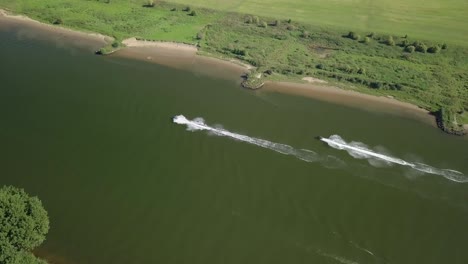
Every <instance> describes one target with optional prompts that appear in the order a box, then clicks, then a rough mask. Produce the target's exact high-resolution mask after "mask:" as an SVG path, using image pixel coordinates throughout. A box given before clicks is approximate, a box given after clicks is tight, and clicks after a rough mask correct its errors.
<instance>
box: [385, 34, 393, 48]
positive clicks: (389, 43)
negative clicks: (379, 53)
mask: <svg viewBox="0 0 468 264" xmlns="http://www.w3.org/2000/svg"><path fill="white" fill-rule="evenodd" d="M385 44H387V45H389V46H395V40H394V39H393V37H392V36H388V37H387V39H386V40H385Z"/></svg>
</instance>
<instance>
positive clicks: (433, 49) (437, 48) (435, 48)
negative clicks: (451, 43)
mask: <svg viewBox="0 0 468 264" xmlns="http://www.w3.org/2000/svg"><path fill="white" fill-rule="evenodd" d="M440 50H441V48H440V46H439V45H435V46H432V47H430V48H428V49H427V52H429V53H439V52H440Z"/></svg>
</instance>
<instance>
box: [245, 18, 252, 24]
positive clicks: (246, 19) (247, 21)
mask: <svg viewBox="0 0 468 264" xmlns="http://www.w3.org/2000/svg"><path fill="white" fill-rule="evenodd" d="M245 23H247V24H252V23H253V18H252V17H251V16H247V17H245Z"/></svg>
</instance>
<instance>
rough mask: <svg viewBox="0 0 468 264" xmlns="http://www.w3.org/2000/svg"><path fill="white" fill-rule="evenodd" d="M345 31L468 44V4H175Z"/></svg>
mask: <svg viewBox="0 0 468 264" xmlns="http://www.w3.org/2000/svg"><path fill="white" fill-rule="evenodd" d="M169 2H176V3H181V4H187V5H195V6H202V7H207V8H213V9H218V10H225V11H233V12H241V13H248V14H255V15H259V16H267V17H272V18H278V19H288V18H291V19H293V20H296V21H300V22H304V23H309V24H314V25H320V26H325V27H333V28H341V29H343V30H358V31H369V32H379V33H387V34H392V35H405V34H408V35H409V36H411V37H414V38H420V39H427V40H435V41H442V42H447V43H456V44H460V45H468V1H467V0H190V1H189V0H170V1H169Z"/></svg>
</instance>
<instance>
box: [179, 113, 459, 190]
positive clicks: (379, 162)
mask: <svg viewBox="0 0 468 264" xmlns="http://www.w3.org/2000/svg"><path fill="white" fill-rule="evenodd" d="M172 120H173V122H174V123H176V124H180V125H186V126H187V130H189V131H197V130H205V131H207V132H208V133H209V134H212V135H216V136H223V137H230V138H233V139H236V140H239V141H243V142H246V143H250V144H253V145H256V146H259V147H262V148H266V149H270V150H273V151H276V152H278V153H281V154H284V155H291V156H294V157H296V158H298V159H301V160H303V161H306V162H320V163H321V164H322V165H323V166H325V167H326V168H343V167H345V166H346V164H345V163H344V162H343V161H342V160H340V159H338V158H337V157H334V156H331V155H328V156H320V155H319V154H317V153H316V152H314V151H312V150H307V149H295V148H293V147H291V146H289V145H285V144H280V143H275V142H271V141H268V140H264V139H260V138H254V137H249V136H246V135H241V134H237V133H233V132H230V131H228V130H225V129H224V128H222V127H221V126H220V125H217V126H209V125H207V124H206V123H205V121H204V120H203V119H202V118H195V119H193V120H188V119H187V118H186V117H185V116H183V115H177V116H175V117H174V118H173V119H172ZM320 140H321V141H323V142H325V143H327V144H328V145H329V146H330V147H332V148H335V149H340V150H345V151H347V152H348V153H349V154H350V155H351V156H352V157H354V158H357V159H367V160H368V161H369V163H370V164H371V165H373V166H375V167H382V166H391V165H393V164H397V165H401V166H406V167H409V168H411V169H414V170H415V171H419V172H422V173H429V174H435V175H441V176H443V177H445V178H446V179H448V180H451V181H454V182H460V183H464V182H468V177H466V176H465V175H463V173H461V172H459V171H455V170H449V169H438V168H434V167H431V166H429V165H427V164H423V163H418V162H408V161H405V160H403V159H400V158H395V157H392V156H390V155H388V154H385V152H386V151H385V150H384V149H383V148H380V149H379V151H374V150H371V149H370V148H368V147H367V146H366V145H365V144H363V143H361V142H350V143H347V142H346V141H344V140H343V139H342V138H341V137H340V136H337V135H333V136H331V137H329V138H320Z"/></svg>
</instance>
